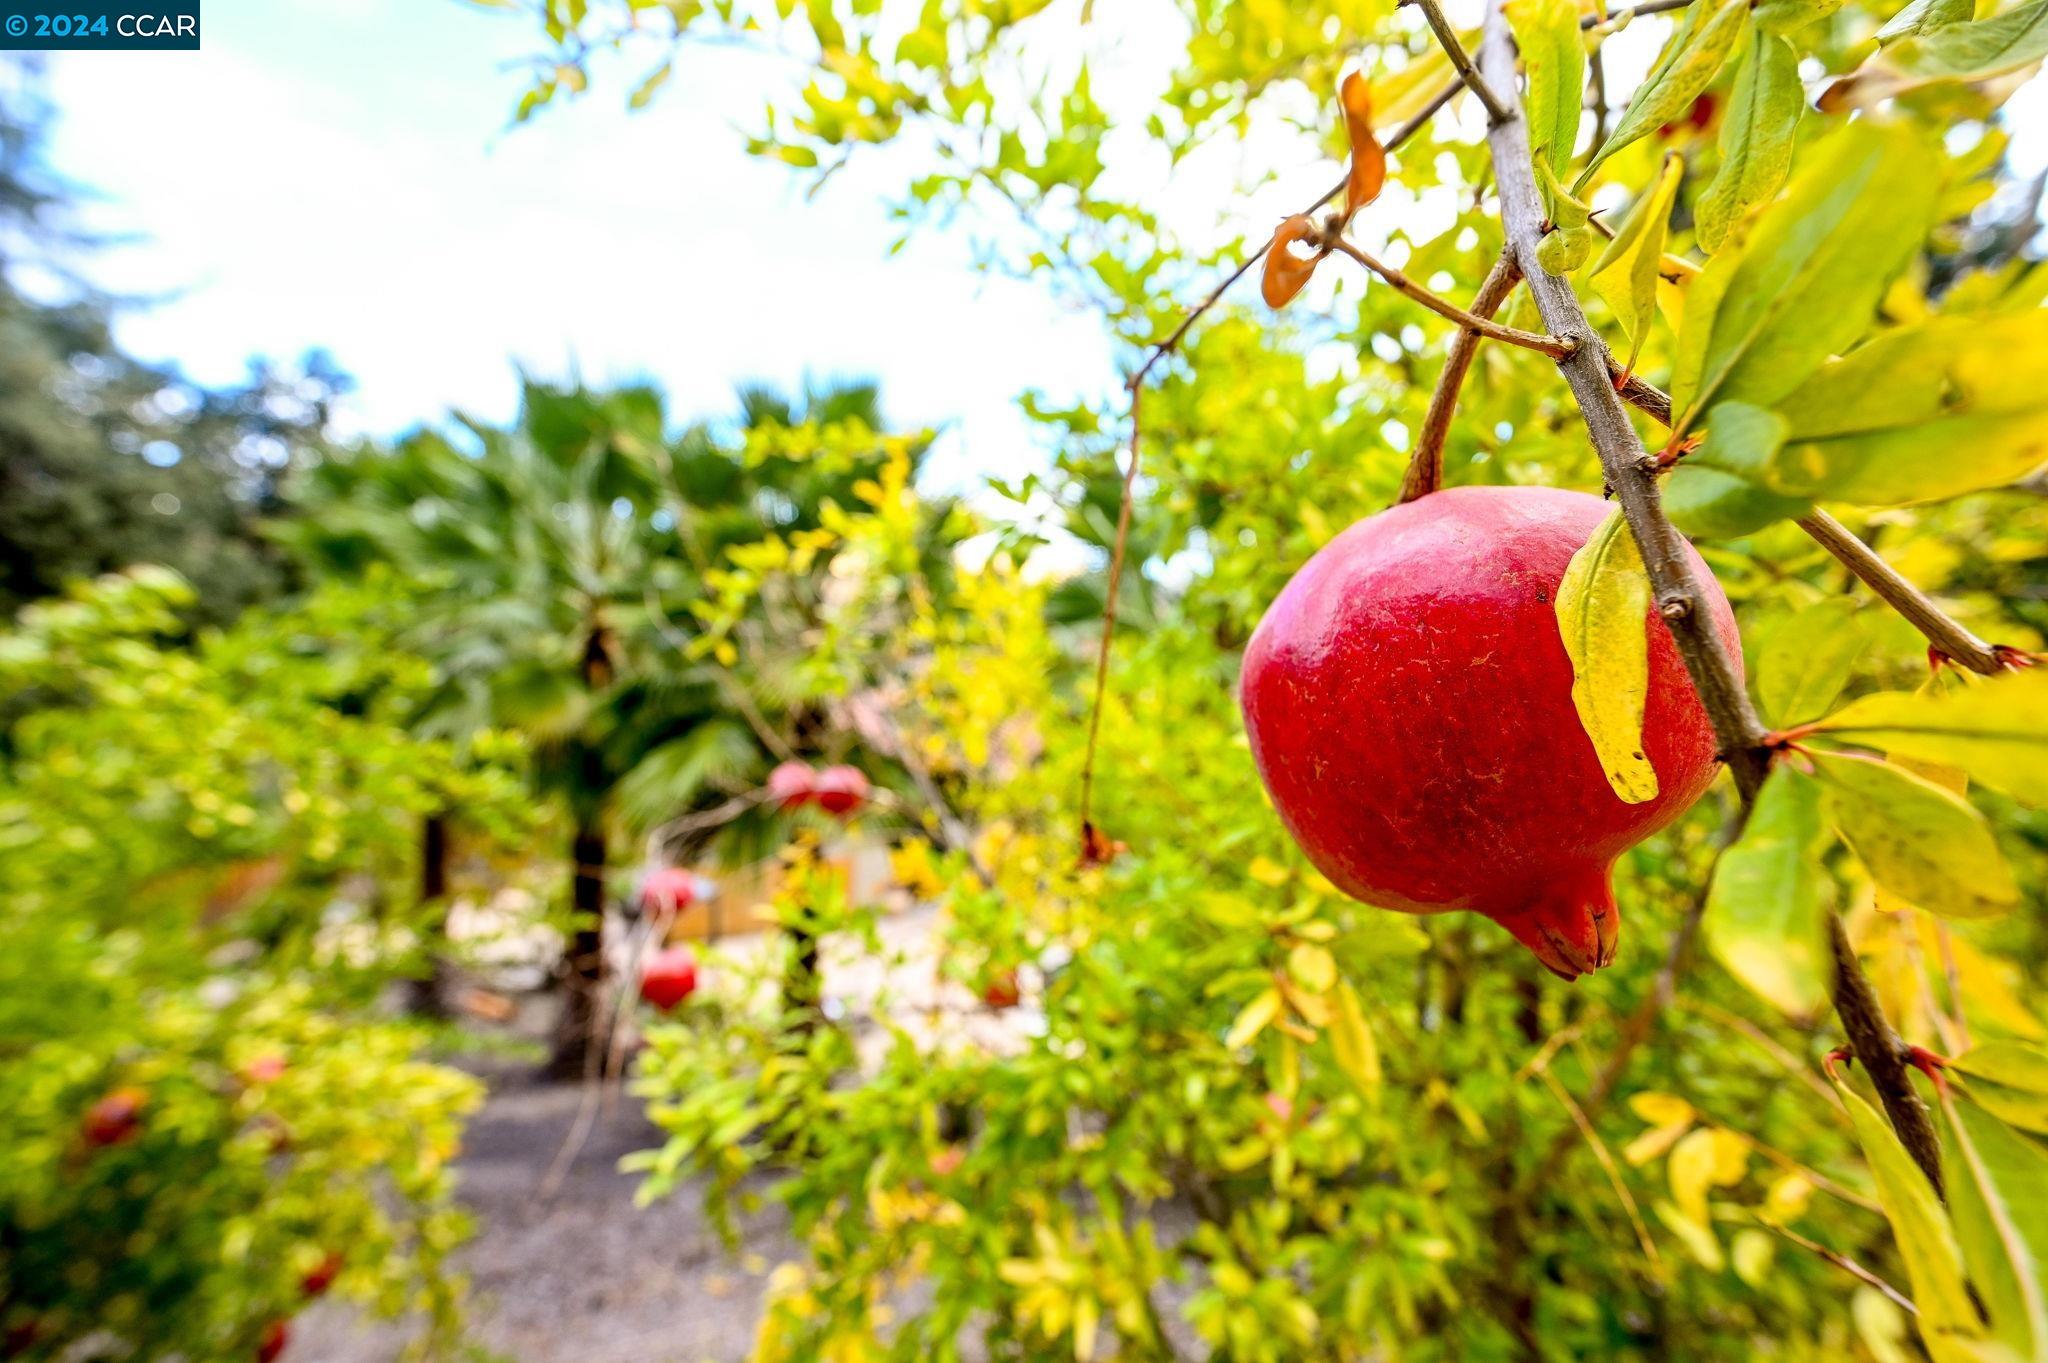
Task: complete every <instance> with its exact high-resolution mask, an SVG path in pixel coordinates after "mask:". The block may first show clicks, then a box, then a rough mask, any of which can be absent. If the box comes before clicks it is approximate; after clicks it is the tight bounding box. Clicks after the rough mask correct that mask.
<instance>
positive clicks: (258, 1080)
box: [242, 1051, 287, 1085]
mask: <svg viewBox="0 0 2048 1363" xmlns="http://www.w3.org/2000/svg"><path fill="white" fill-rule="evenodd" d="M286 1068H287V1066H286V1063H285V1058H284V1057H283V1056H281V1055H279V1054H278V1053H277V1052H275V1051H269V1052H266V1053H265V1054H263V1055H259V1056H256V1057H254V1058H252V1059H251V1060H249V1061H248V1062H247V1063H246V1064H244V1065H243V1066H242V1082H243V1083H245V1084H251V1085H263V1084H275V1083H276V1082H277V1081H278V1080H280V1079H282V1078H284V1072H285V1069H286Z"/></svg>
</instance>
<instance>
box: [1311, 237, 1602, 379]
mask: <svg viewBox="0 0 2048 1363" xmlns="http://www.w3.org/2000/svg"><path fill="white" fill-rule="evenodd" d="M1330 247H1331V249H1332V250H1335V251H1339V252H1341V253H1343V254H1344V255H1347V256H1350V257H1351V258H1352V259H1353V260H1355V261H1357V262H1358V263H1359V264H1360V265H1363V266H1365V268H1366V269H1368V270H1371V271H1372V272H1373V273H1374V274H1376V275H1378V276H1379V277H1380V278H1381V279H1384V280H1386V281H1387V282H1388V283H1389V284H1392V285H1393V286H1394V288H1395V290H1396V291H1397V292H1399V293H1400V294H1402V295H1403V296H1404V297H1407V298H1412V299H1414V300H1415V301H1416V302H1418V303H1420V304H1422V306H1423V307H1425V308H1428V309H1429V310H1430V311H1431V312H1433V313H1435V314H1436V315H1437V316H1439V317H1443V318H1448V319H1449V320H1451V321H1453V322H1456V323H1457V324H1458V325H1459V326H1460V327H1463V328H1464V329H1465V330H1466V331H1476V332H1478V333H1479V334H1480V335H1482V336H1490V337H1492V338H1493V339H1494V340H1496V341H1503V342H1506V343H1507V344H1508V345H1517V346H1520V347H1522V349H1524V350H1533V351H1536V352H1537V353H1538V354H1541V355H1548V356H1549V357H1550V358H1551V359H1553V360H1561V359H1563V358H1564V357H1565V356H1567V355H1569V354H1571V353H1572V351H1574V350H1576V349H1577V348H1578V342H1576V341H1574V340H1572V339H1571V338H1570V337H1567V336H1544V335H1542V334H1540V333H1538V332H1534V331H1523V330H1521V329H1520V328H1518V327H1510V326H1503V325H1501V324H1500V323H1499V322H1496V321H1494V320H1492V319H1491V318H1489V317H1481V316H1479V315H1477V314H1475V313H1470V312H1467V311H1465V309H1463V308H1461V307H1459V306H1458V305H1457V304H1456V303H1453V302H1451V301H1450V300H1449V299H1447V298H1440V297H1438V296H1437V295H1436V294H1433V293H1431V292H1430V291H1429V290H1428V289H1425V288H1423V287H1422V286H1421V285H1420V284H1418V283H1416V282H1415V281H1414V280H1412V279H1410V278H1409V277H1408V276H1407V275H1405V274H1402V273H1401V272H1400V271H1399V270H1397V269H1395V268H1394V267H1393V266H1391V265H1389V264H1387V263H1386V262H1385V261H1383V260H1380V259H1379V258H1378V257H1376V256H1373V255H1370V254H1368V253H1366V252H1364V251H1361V250H1359V249H1358V248H1357V247H1356V246H1353V245H1352V244H1351V243H1350V242H1348V241H1346V240H1344V238H1342V237H1341V236H1340V237H1337V238H1335V239H1334V240H1332V241H1331V242H1330ZM1494 306H1495V307H1499V306H1500V305H1499V304H1498V303H1496V304H1494Z"/></svg>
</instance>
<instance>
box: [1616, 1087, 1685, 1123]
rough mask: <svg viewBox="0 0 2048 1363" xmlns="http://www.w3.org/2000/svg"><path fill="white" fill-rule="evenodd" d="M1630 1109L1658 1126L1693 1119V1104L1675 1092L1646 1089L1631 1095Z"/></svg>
mask: <svg viewBox="0 0 2048 1363" xmlns="http://www.w3.org/2000/svg"><path fill="white" fill-rule="evenodd" d="M1628 1110H1629V1111H1630V1112H1633V1113H1635V1114H1636V1116H1638V1117H1641V1118H1642V1119H1643V1120H1644V1121H1646V1122H1649V1123H1651V1124H1653V1125H1656V1126H1667V1125H1669V1124H1671V1123H1672V1122H1689V1121H1691V1120H1692V1104H1691V1103H1688V1102H1686V1101H1685V1099H1683V1098H1681V1097H1679V1096H1678V1095H1677V1094H1675V1093H1656V1092H1651V1091H1645V1092H1643V1093H1636V1094H1631V1095H1629V1100H1628Z"/></svg>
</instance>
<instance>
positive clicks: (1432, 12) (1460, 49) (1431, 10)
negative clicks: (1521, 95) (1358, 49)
mask: <svg viewBox="0 0 2048 1363" xmlns="http://www.w3.org/2000/svg"><path fill="white" fill-rule="evenodd" d="M1401 3H1403V4H1412V5H1414V6H1415V7H1416V8H1417V9H1419V10H1421V11H1422V17H1423V18H1425V19H1427V20H1429V31H1430V32H1431V33H1434V34H1436V40H1437V42H1438V43H1439V44H1440V45H1441V46H1442V47H1443V50H1444V55H1445V56H1446V57H1449V58H1450V59H1451V66H1452V68H1453V69H1455V70H1456V71H1457V73H1458V79H1459V80H1462V81H1463V82H1465V88H1466V89H1468V90H1470V91H1471V92H1472V93H1473V94H1474V95H1475V96H1477V97H1478V99H1479V102H1480V103H1481V104H1483V105H1485V106H1486V121H1487V123H1488V125H1489V126H1492V127H1496V128H1497V127H1499V126H1500V125H1501V124H1503V123H1505V122H1507V121H1508V120H1509V119H1511V118H1513V117H1514V116H1515V113H1514V110H1512V109H1510V108H1509V107H1508V106H1507V105H1506V104H1504V103H1502V102H1501V98H1500V96H1499V95H1496V94H1495V93H1494V92H1493V87H1492V86H1490V85H1488V84H1487V83H1486V79H1485V77H1483V76H1481V75H1480V74H1479V71H1478V69H1477V68H1476V67H1474V66H1473V65H1472V57H1471V54H1469V53H1468V52H1466V51H1465V44H1463V43H1462V42H1460V41H1458V30H1456V29H1455V28H1452V27H1451V21H1450V20H1449V19H1446V18H1445V17H1444V10H1443V6H1442V5H1440V4H1438V3H1437V0H1401Z"/></svg>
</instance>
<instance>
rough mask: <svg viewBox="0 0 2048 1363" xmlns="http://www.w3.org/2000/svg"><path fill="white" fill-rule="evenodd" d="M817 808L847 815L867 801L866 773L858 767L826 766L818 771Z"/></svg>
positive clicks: (829, 812)
mask: <svg viewBox="0 0 2048 1363" xmlns="http://www.w3.org/2000/svg"><path fill="white" fill-rule="evenodd" d="M817 800H818V808H820V809H822V810H824V811H825V812H826V813H827V814H837V815H847V814H851V813H853V812H854V811H855V810H857V809H859V808H860V807H861V806H862V805H864V804H866V803H867V801H868V778H867V773H865V772H863V771H862V770H861V769H860V768H859V767H827V768H825V770H823V771H821V772H819V773H818V784H817Z"/></svg>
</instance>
